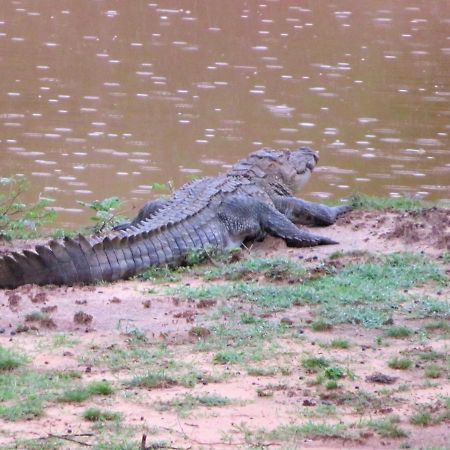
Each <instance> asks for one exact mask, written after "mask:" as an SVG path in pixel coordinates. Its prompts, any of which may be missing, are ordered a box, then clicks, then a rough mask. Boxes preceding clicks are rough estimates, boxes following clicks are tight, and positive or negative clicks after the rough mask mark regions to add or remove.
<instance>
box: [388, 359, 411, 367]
mask: <svg viewBox="0 0 450 450" xmlns="http://www.w3.org/2000/svg"><path fill="white" fill-rule="evenodd" d="M413 365H414V363H413V361H412V360H410V359H409V358H400V357H397V356H396V357H395V358H392V359H390V360H389V362H388V366H389V367H390V368H391V369H396V370H408V369H411V367H412V366H413Z"/></svg>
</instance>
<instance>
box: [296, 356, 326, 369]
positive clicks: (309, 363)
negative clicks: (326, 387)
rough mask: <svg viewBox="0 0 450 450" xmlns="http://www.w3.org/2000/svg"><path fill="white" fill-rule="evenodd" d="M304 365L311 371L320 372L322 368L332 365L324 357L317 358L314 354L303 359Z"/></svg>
mask: <svg viewBox="0 0 450 450" xmlns="http://www.w3.org/2000/svg"><path fill="white" fill-rule="evenodd" d="M301 364H302V367H304V368H305V369H307V370H309V371H310V372H318V371H319V370H321V369H324V368H326V367H328V366H329V365H330V362H329V361H328V360H327V359H325V358H323V357H320V358H317V357H314V356H311V357H309V356H308V357H305V358H302V360H301Z"/></svg>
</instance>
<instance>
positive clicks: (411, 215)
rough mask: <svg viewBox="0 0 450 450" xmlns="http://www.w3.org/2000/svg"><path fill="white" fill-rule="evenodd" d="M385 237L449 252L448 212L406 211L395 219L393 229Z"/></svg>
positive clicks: (444, 210) (449, 229) (449, 219)
mask: <svg viewBox="0 0 450 450" xmlns="http://www.w3.org/2000/svg"><path fill="white" fill-rule="evenodd" d="M385 237H386V238H387V239H391V238H398V239H402V240H403V241H405V242H406V243H408V244H413V243H417V242H419V241H421V242H426V243H427V244H428V245H431V246H433V247H435V248H439V249H443V250H450V210H447V209H439V208H432V209H426V210H424V211H408V212H406V213H404V214H401V215H399V216H398V217H397V219H396V221H395V225H394V229H393V230H392V231H389V232H387V233H386V234H385Z"/></svg>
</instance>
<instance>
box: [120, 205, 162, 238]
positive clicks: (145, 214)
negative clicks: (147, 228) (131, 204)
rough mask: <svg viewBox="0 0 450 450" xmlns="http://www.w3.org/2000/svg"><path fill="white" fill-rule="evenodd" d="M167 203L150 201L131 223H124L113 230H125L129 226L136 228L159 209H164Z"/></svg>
mask: <svg viewBox="0 0 450 450" xmlns="http://www.w3.org/2000/svg"><path fill="white" fill-rule="evenodd" d="M166 204H167V201H166V200H162V199H157V200H152V201H150V202H147V203H146V204H145V205H144V206H143V207H142V208H141V209H140V210H139V212H138V214H137V216H136V217H135V218H134V219H133V220H132V221H131V222H124V223H121V224H119V225H116V226H115V227H114V228H113V230H115V231H118V230H126V229H127V228H130V227H131V226H136V225H138V224H139V222H142V221H143V220H145V219H148V218H150V217H151V216H153V214H155V213H156V212H158V211H159V210H160V209H162V208H164V206H166Z"/></svg>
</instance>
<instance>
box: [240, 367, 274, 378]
mask: <svg viewBox="0 0 450 450" xmlns="http://www.w3.org/2000/svg"><path fill="white" fill-rule="evenodd" d="M276 373H277V369H276V368H275V367H247V374H248V375H250V376H254V377H273V376H274V375H276Z"/></svg>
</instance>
